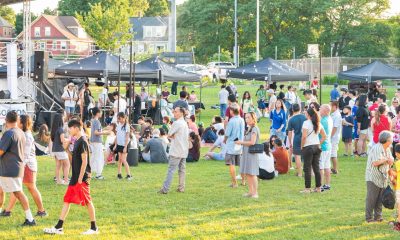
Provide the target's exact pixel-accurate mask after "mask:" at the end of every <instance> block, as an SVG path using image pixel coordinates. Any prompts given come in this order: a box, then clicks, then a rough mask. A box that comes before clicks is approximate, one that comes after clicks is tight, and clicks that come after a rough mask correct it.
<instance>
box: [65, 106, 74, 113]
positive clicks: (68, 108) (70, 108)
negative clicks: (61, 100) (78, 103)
mask: <svg viewBox="0 0 400 240" xmlns="http://www.w3.org/2000/svg"><path fill="white" fill-rule="evenodd" d="M65 112H66V113H69V114H71V113H75V107H65Z"/></svg>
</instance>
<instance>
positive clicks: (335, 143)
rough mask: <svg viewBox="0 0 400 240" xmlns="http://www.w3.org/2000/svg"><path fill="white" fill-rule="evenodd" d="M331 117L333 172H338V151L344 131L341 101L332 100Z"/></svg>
mask: <svg viewBox="0 0 400 240" xmlns="http://www.w3.org/2000/svg"><path fill="white" fill-rule="evenodd" d="M331 111H332V114H331V117H332V120H333V128H332V132H331V144H332V148H331V160H332V165H333V168H332V173H333V174H337V173H338V168H339V167H338V159H337V157H338V151H339V142H340V134H341V133H342V115H341V114H340V110H339V103H338V102H336V101H333V102H331Z"/></svg>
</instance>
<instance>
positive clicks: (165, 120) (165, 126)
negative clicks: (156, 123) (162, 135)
mask: <svg viewBox="0 0 400 240" xmlns="http://www.w3.org/2000/svg"><path fill="white" fill-rule="evenodd" d="M162 123H163V124H162V126H161V127H162V128H163V129H164V130H165V132H166V133H168V131H169V129H170V128H171V119H170V118H169V116H164V117H163V120H162Z"/></svg>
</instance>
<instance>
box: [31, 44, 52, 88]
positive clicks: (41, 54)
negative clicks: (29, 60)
mask: <svg viewBox="0 0 400 240" xmlns="http://www.w3.org/2000/svg"><path fill="white" fill-rule="evenodd" d="M33 61H34V65H33V67H34V69H33V81H35V82H42V81H46V80H47V77H48V74H49V52H45V51H35V57H34V59H33Z"/></svg>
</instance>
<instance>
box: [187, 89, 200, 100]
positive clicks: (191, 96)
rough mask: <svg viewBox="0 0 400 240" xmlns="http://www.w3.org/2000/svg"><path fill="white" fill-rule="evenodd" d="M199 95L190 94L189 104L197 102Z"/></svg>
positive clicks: (193, 92)
mask: <svg viewBox="0 0 400 240" xmlns="http://www.w3.org/2000/svg"><path fill="white" fill-rule="evenodd" d="M197 101H198V100H197V95H196V92H195V91H192V92H190V95H189V102H197Z"/></svg>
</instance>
